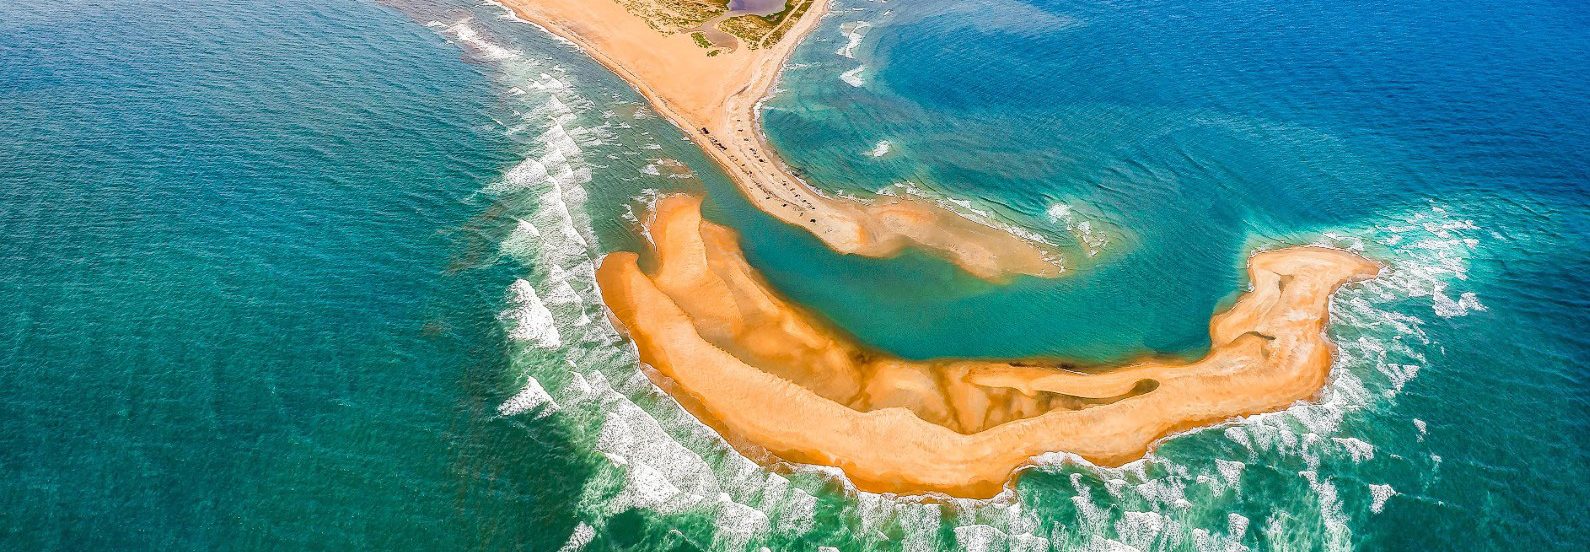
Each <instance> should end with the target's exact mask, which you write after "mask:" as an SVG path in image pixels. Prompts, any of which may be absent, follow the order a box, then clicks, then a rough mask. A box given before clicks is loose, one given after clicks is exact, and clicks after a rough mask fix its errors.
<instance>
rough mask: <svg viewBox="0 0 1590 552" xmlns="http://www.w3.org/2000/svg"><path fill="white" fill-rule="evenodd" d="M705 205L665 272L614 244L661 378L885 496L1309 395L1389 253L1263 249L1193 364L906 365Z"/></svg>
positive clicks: (989, 475) (1140, 443)
mask: <svg viewBox="0 0 1590 552" xmlns="http://www.w3.org/2000/svg"><path fill="white" fill-rule="evenodd" d="M699 206H700V200H699V199H698V198H694V197H689V196H671V197H668V198H665V199H663V200H662V201H660V202H659V203H658V205H657V212H656V213H655V218H654V219H653V221H652V222H651V225H650V228H649V229H650V231H651V234H652V236H653V238H654V239H655V250H654V251H653V252H652V255H653V256H654V259H655V261H656V267H655V269H653V270H651V271H650V272H648V271H645V270H642V268H641V267H640V266H639V264H638V262H637V261H638V258H639V256H638V255H636V254H633V253H615V254H613V255H610V256H609V257H608V258H607V259H605V260H604V262H603V263H602V266H601V268H600V269H599V271H598V280H599V283H600V287H601V291H602V294H603V299H604V301H605V302H606V303H607V305H608V306H609V308H610V309H611V310H612V312H613V314H614V316H615V317H616V318H617V319H618V322H619V324H620V326H621V327H623V328H624V329H625V330H626V331H627V333H628V334H629V336H630V337H631V338H632V339H633V340H634V341H635V343H636V345H637V346H638V348H639V350H640V353H641V358H642V360H643V361H644V362H645V363H646V364H648V365H650V366H652V367H653V368H655V370H656V375H657V376H658V379H659V382H658V383H659V385H660V386H661V387H663V388H664V389H667V390H668V391H669V392H670V393H672V394H673V395H674V396H675V397H676V398H678V399H679V400H680V401H681V403H682V404H684V405H686V407H687V408H689V409H691V411H692V412H693V413H695V414H696V415H697V416H698V417H700V418H701V419H702V420H703V421H705V422H706V423H708V424H710V425H712V426H714V427H715V428H716V429H718V430H719V431H721V432H723V433H724V434H725V435H726V436H727V437H728V438H729V439H730V440H731V442H739V443H750V444H751V445H754V446H755V447H758V448H760V449H763V450H765V451H767V452H770V453H772V454H773V455H776V456H777V457H779V458H782V459H785V460H789V461H794V462H801V463H810V464H820V465H825V466H834V467H838V468H840V469H842V470H843V471H844V472H845V473H846V474H847V475H848V476H849V477H850V479H851V480H852V481H853V482H855V484H856V485H857V487H858V488H861V489H863V490H868V491H876V492H895V493H913V494H914V493H943V494H948V495H952V496H958V497H988V496H992V495H994V494H997V493H998V492H999V491H1000V490H1001V489H1003V488H1004V486H1005V484H1006V482H1007V481H1009V480H1010V478H1011V476H1012V474H1013V473H1016V472H1017V471H1018V470H1019V469H1020V468H1021V467H1022V466H1023V465H1026V464H1028V463H1029V462H1030V461H1031V459H1032V458H1033V457H1034V456H1037V455H1040V454H1043V453H1047V452H1069V453H1074V454H1077V455H1079V456H1081V457H1083V458H1086V459H1087V460H1089V461H1092V462H1095V463H1098V464H1102V465H1119V464H1122V463H1125V462H1129V461H1131V460H1134V459H1137V458H1140V457H1142V456H1143V455H1144V454H1145V453H1146V452H1147V451H1148V450H1149V449H1150V447H1151V446H1152V445H1153V443H1154V442H1155V441H1156V440H1158V439H1160V438H1162V437H1164V436H1166V435H1169V434H1171V433H1174V432H1177V431H1182V430H1186V429H1189V428H1193V427H1197V426H1199V425H1203V424H1209V423H1216V422H1220V421H1223V420H1227V419H1231V418H1234V417H1238V416H1244V415H1249V414H1256V413H1261V412H1268V411H1275V410H1280V409H1283V408H1286V407H1287V406H1290V405H1292V404H1293V403H1295V402H1297V401H1303V400H1308V399H1310V398H1311V397H1314V396H1315V395H1316V394H1317V393H1318V392H1319V390H1320V389H1321V388H1322V387H1323V386H1324V384H1325V382H1326V380H1327V378H1328V376H1329V374H1330V368H1331V358H1332V351H1333V349H1332V345H1331V343H1330V342H1328V341H1327V340H1326V339H1325V335H1324V329H1325V324H1326V322H1327V319H1328V317H1329V301H1330V296H1331V293H1332V292H1334V291H1335V290H1336V289H1337V288H1338V287H1340V286H1341V285H1343V284H1344V283H1347V282H1351V281H1355V280H1361V279H1367V278H1370V277H1372V276H1374V275H1375V274H1376V273H1378V271H1379V266H1378V265H1377V264H1375V263H1373V262H1371V261H1368V260H1366V259H1364V258H1362V257H1359V256H1357V255H1354V254H1351V253H1347V252H1344V251H1340V250H1335V249H1327V248H1320V247H1293V248H1287V249H1279V250H1273V251H1265V252H1259V253H1256V254H1254V255H1253V256H1252V257H1251V258H1250V259H1249V266H1248V276H1249V279H1250V283H1251V286H1252V288H1251V289H1250V290H1249V291H1248V292H1247V293H1245V294H1243V295H1242V296H1241V298H1240V299H1239V300H1238V301H1237V302H1236V304H1234V305H1233V306H1232V307H1231V308H1230V309H1228V310H1227V311H1225V312H1223V313H1220V314H1218V315H1216V316H1214V318H1213V319H1212V320H1211V321H1210V338H1211V345H1212V348H1211V350H1210V352H1209V353H1208V355H1206V356H1205V357H1203V358H1202V359H1199V360H1197V361H1193V362H1185V361H1176V360H1168V359H1157V358H1147V359H1142V360H1139V361H1135V362H1130V363H1126V364H1124V365H1121V366H1115V367H1099V366H1086V367H1084V366H1079V365H1075V364H1071V363H1066V362H1063V361H1055V360H1030V361H1018V362H995V361H964V360H940V361H926V362H916V361H906V360H902V359H898V358H893V357H891V356H889V355H887V354H883V353H880V352H877V351H873V350H870V349H867V348H864V347H863V346H861V345H858V344H856V343H854V342H853V341H852V340H851V339H850V338H849V337H848V336H846V335H844V334H843V333H842V332H839V331H837V330H835V329H833V328H830V327H828V326H827V325H825V324H824V323H823V322H822V321H820V320H819V319H818V318H816V317H815V316H813V315H811V314H810V313H808V312H806V311H805V310H803V309H802V308H801V307H799V306H797V305H794V304H791V303H790V302H789V301H787V300H786V299H784V298H783V297H781V296H780V295H779V294H778V293H777V292H776V291H775V290H773V289H772V288H770V287H769V286H768V285H767V284H766V283H765V282H764V280H763V279H762V278H761V277H760V276H759V275H758V274H757V273H756V271H755V270H754V269H753V268H751V267H750V265H749V264H747V263H746V261H745V258H744V256H743V255H742V253H741V250H740V247H739V242H738V239H737V237H736V235H735V234H734V233H733V231H731V230H729V229H727V228H724V227H722V226H719V225H717V224H714V223H711V222H708V221H705V220H703V219H702V218H701V215H700V209H699Z"/></svg>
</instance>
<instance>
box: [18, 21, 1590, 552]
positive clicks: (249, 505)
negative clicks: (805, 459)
mask: <svg viewBox="0 0 1590 552" xmlns="http://www.w3.org/2000/svg"><path fill="white" fill-rule="evenodd" d="M1587 28H1590V7H1586V6H1584V5H1581V4H1579V3H1575V2H1558V1H1552V0H1522V1H1517V2H1492V1H1477V2H1462V3H1452V2H1429V1H1423V0H1414V1H1402V2H1391V1H1380V0H1370V1H1362V2H1353V3H1340V2H1272V1H1262V0H1222V1H1219V2H1212V3H1192V4H1189V3H1183V2H1161V1H1094V2H1078V1H1069V0H990V1H987V2H979V3H975V4H974V3H966V2H952V1H949V0H914V1H910V2H902V1H892V2H874V1H867V0H837V1H836V3H835V6H834V9H833V10H832V13H831V14H830V15H829V16H828V18H827V19H825V20H824V21H823V22H822V25H821V27H820V28H819V29H818V30H817V31H816V32H815V33H814V34H813V35H812V36H811V37H810V38H809V39H808V41H807V42H806V43H805V44H803V45H802V46H801V47H800V48H799V49H798V50H797V51H796V53H795V56H794V58H793V59H792V60H791V62H790V65H789V67H788V69H787V71H786V73H785V74H784V77H783V79H782V80H781V82H780V84H779V86H778V92H777V93H776V94H775V95H774V97H772V98H770V99H769V100H768V101H767V102H766V104H765V107H766V112H765V113H764V120H765V123H766V126H767V132H768V135H769V139H770V140H771V141H772V142H773V144H774V145H776V146H777V147H778V148H779V149H780V150H781V152H782V153H783V155H784V158H785V159H786V161H788V162H789V163H790V164H791V165H793V166H795V167H798V168H800V169H801V170H803V171H804V172H805V173H806V174H807V175H808V179H809V180H811V181H812V182H814V183H816V184H817V185H819V186H820V187H822V188H824V189H826V190H829V191H831V192H833V193H842V194H852V195H860V196H866V195H871V194H880V193H881V194H910V195H916V196H922V197H926V198H930V199H933V200H936V201H940V202H943V203H945V204H946V205H949V206H951V207H952V208H955V209H958V210H962V211H965V212H968V213H971V214H973V215H974V216H979V217H985V218H987V219H989V220H991V221H993V222H995V223H997V224H1003V225H1009V226H1013V227H1020V228H1022V229H1025V230H1026V231H1030V232H1032V233H1034V234H1036V235H1038V236H1040V237H1042V238H1043V239H1045V240H1048V241H1051V242H1053V243H1055V244H1057V245H1058V246H1059V247H1060V248H1061V250H1062V251H1063V252H1064V254H1065V256H1064V259H1063V263H1064V264H1065V266H1066V268H1067V273H1066V275H1064V276H1063V277H1061V278H1059V279H1054V280H1042V279H1034V278H1020V279H1017V280H1016V281H1014V282H1011V283H1010V284H1008V285H995V284H989V283H986V282H982V281H978V280H976V279H974V278H971V277H969V276H966V275H965V274H963V273H960V272H959V271H957V270H956V269H954V268H953V267H951V266H949V265H947V264H946V263H943V262H942V261H939V260H936V259H934V258H931V257H929V256H927V255H923V254H920V253H908V254H905V255H902V256H901V257H898V258H894V259H887V260H878V259H864V258H855V257H845V256H840V255H837V254H834V253H832V252H831V251H829V250H827V249H826V248H824V247H823V246H822V245H821V244H820V243H819V242H817V241H816V240H815V239H813V238H811V237H810V236H808V235H806V234H804V233H802V232H801V231H799V230H798V229H794V228H791V227H788V226H785V225H783V224H781V223H779V222H777V221H775V220H773V219H771V218H770V217H767V216H766V215H763V214H761V213H759V212H757V211H755V210H754V209H753V208H751V207H750V206H749V204H748V203H747V202H746V201H745V200H744V199H743V198H741V197H740V196H738V195H737V192H736V191H735V190H734V188H733V187H732V186H731V185H730V183H729V182H728V181H727V180H726V179H725V177H724V176H723V174H722V173H721V171H719V170H718V169H717V168H715V167H714V166H713V165H712V163H711V162H710V161H708V160H707V159H706V158H705V157H704V156H703V155H702V154H701V153H700V152H698V151H696V150H695V149H694V146H693V145H692V144H691V143H690V142H689V141H687V140H686V138H685V136H684V135H683V134H682V132H681V131H679V130H678V129H675V128H673V127H672V126H670V125H669V124H668V123H667V122H666V121H664V120H662V119H661V118H659V117H658V116H657V115H656V114H655V113H654V112H652V111H651V110H650V109H649V108H648V107H646V106H645V104H644V102H643V101H642V100H641V98H640V97H639V96H638V95H637V94H636V93H634V92H633V91H632V90H630V89H629V88H628V87H627V86H626V85H625V84H624V83H623V82H622V81H620V80H618V79H617V78H616V77H614V76H613V75H611V74H608V73H607V72H606V71H605V70H603V69H602V68H601V67H600V66H598V65H596V64H595V63H593V62H591V61H590V60H589V59H588V58H586V57H584V56H583V55H582V54H581V53H580V52H578V51H577V50H576V49H575V48H573V47H572V46H571V45H569V44H567V43H565V42H563V41H561V40H558V39H556V38H553V37H551V36H549V35H548V34H546V33H545V32H542V31H541V30H539V29H537V28H535V27H533V26H530V25H527V24H525V23H523V22H520V21H517V20H516V19H514V18H512V17H511V16H509V15H507V13H506V12H505V11H504V10H503V9H502V8H501V7H499V6H495V5H492V4H489V3H476V2H473V1H468V0H391V1H388V2H380V3H376V2H370V1H363V0H325V1H317V2H309V1H304V0H254V1H241V0H217V1H211V2H197V1H193V0H175V1H153V0H117V1H113V2H87V1H80V0H66V1H62V2H54V3H50V4H49V5H48V6H44V5H38V4H37V3H22V2H14V1H0V549H7V550H50V549H86V548H96V547H98V548H103V547H109V548H112V549H217V548H222V549H282V548H290V549H303V548H316V549H351V548H357V549H370V548H380V549H404V550H407V549H423V550H431V549H525V550H568V551H573V550H615V549H616V550H757V549H761V548H764V547H765V548H767V549H770V550H819V549H820V548H821V547H832V548H834V549H838V550H847V551H848V550H863V549H880V550H1050V549H1055V550H1072V549H1099V550H1131V549H1136V550H1186V549H1196V550H1241V549H1249V550H1322V549H1329V550H1342V549H1486V550H1489V549H1525V550H1539V549H1564V550H1577V549H1584V548H1590V537H1586V534H1587V533H1586V531H1585V529H1586V528H1587V527H1590V514H1586V512H1587V510H1586V508H1585V507H1584V504H1585V503H1586V502H1587V501H1590V454H1587V453H1586V452H1585V450H1586V446H1587V445H1590V442H1587V441H1590V408H1587V406H1590V390H1587V382H1586V374H1585V372H1584V369H1583V366H1585V365H1586V364H1587V361H1590V355H1587V351H1590V339H1587V338H1586V336H1585V329H1586V328H1590V314H1586V313H1587V312H1590V294H1587V292H1586V291H1585V290H1586V289H1587V286H1590V282H1587V279H1590V277H1587V276H1586V274H1590V245H1587V244H1586V239H1587V237H1590V217H1587V214H1590V209H1587V207H1590V193H1587V189H1590V33H1586V32H1585V30H1586V29H1587ZM678 191H685V192H695V193H706V194H707V195H708V197H709V202H708V215H709V217H711V218H713V219H715V220H718V221H721V222H724V223H726V224H729V225H730V226H732V227H734V228H736V229H737V230H739V231H740V232H741V233H742V238H743V241H744V244H745V246H746V249H747V255H748V258H749V259H750V260H751V262H752V263H753V264H754V265H755V266H757V267H758V268H760V269H761V270H763V271H764V273H765V274H766V275H767V277H768V278H769V280H770V281H771V282H772V283H773V284H774V285H775V286H776V287H778V288H779V289H781V290H782V291H784V292H785V293H787V294H789V295H790V296H791V297H793V298H795V299H797V300H798V301H800V302H802V303H804V304H806V305H810V306H811V307H812V308H813V309H814V311H816V312H817V313H819V314H821V315H822V316H824V317H826V318H828V319H829V320H831V321H832V322H833V323H834V324H836V325H837V326H838V327H840V328H842V329H844V330H846V331H848V332H850V333H851V334H853V335H855V336H856V337H857V338H858V339H860V340H861V341H862V342H864V343H867V344H869V345H871V346H873V347H877V348H879V349H882V350H885V351H889V352H892V353H895V354H898V355H901V356H906V357H911V358H931V357H941V356H954V357H1008V356H1053V357H1064V358H1071V359H1078V360H1082V361H1086V362H1097V363H1110V362H1120V361H1123V360H1127V359H1131V358H1135V357H1137V356H1140V355H1144V354H1155V355H1168V356H1196V355H1198V354H1200V353H1201V352H1202V351H1204V350H1205V349H1207V347H1208V345H1209V344H1208V337H1207V324H1208V319H1209V316H1210V315H1211V314H1213V313H1214V312H1217V311H1218V310H1220V309H1221V308H1223V307H1225V306H1227V305H1229V304H1230V303H1231V302H1232V301H1233V300H1234V299H1235V297H1236V294H1237V293H1239V292H1240V291H1241V290H1243V289H1245V285H1246V284H1245V276H1244V261H1245V259H1246V257H1247V256H1248V255H1249V254H1250V253H1252V252H1253V251H1256V250H1260V249H1264V248H1271V247H1279V246H1283V245H1288V244H1305V243H1315V244H1324V245H1331V246H1335V247H1342V248H1348V249H1352V250H1356V251H1362V252H1363V253H1364V254H1365V255H1367V256H1370V257H1372V258H1375V259H1377V260H1380V261H1381V262H1383V263H1385V265H1386V266H1387V270H1386V271H1385V273H1383V274H1382V276H1380V277H1379V278H1376V279H1375V280H1372V281H1369V282H1365V283H1362V284H1357V285H1353V286H1349V287H1348V288H1346V289H1344V290H1343V291H1342V292H1341V293H1339V294H1338V295H1337V297H1336V298H1335V300H1334V302H1333V304H1332V312H1333V315H1334V318H1333V320H1332V323H1331V325H1330V327H1329V328H1328V332H1329V333H1330V335H1331V336H1332V338H1333V339H1334V340H1335V341H1336V342H1337V343H1338V345H1339V351H1338V353H1339V358H1338V360H1337V364H1336V367H1335V370H1334V375H1333V378H1332V380H1331V382H1330V383H1329V384H1328V386H1327V388H1326V389H1325V391H1324V392H1323V393H1322V395H1321V397H1320V398H1319V400H1318V401H1316V402H1312V403H1308V404H1298V405H1296V406H1293V407H1292V408H1289V409H1287V410H1286V411H1283V412H1277V413H1271V414H1263V415H1258V416H1252V417H1248V418H1245V419H1241V420H1234V421H1231V422H1228V423H1225V424H1221V425H1219V426H1215V427H1210V428H1205V429H1200V430H1194V431H1191V432H1187V433H1184V434H1180V435H1176V436H1173V437H1170V438H1168V439H1166V440H1165V441H1164V442H1163V443H1162V444H1161V445H1160V446H1159V447H1158V448H1157V450H1156V451H1155V452H1154V453H1153V454H1152V455H1150V456H1149V457H1148V458H1146V459H1144V460H1141V461H1139V462H1135V463H1132V464H1129V465H1127V466H1123V467H1119V468H1103V467H1097V466H1092V465H1089V464H1087V463H1086V462H1083V461H1081V460H1080V459H1077V458H1075V457H1072V456H1068V455H1065V454H1061V453H1057V454H1053V455H1049V456H1046V457H1044V458H1041V459H1040V462H1039V463H1038V465H1037V466H1036V467H1033V468H1032V469H1030V470H1028V471H1026V472H1024V474H1023V475H1022V476H1021V477H1020V478H1019V479H1018V481H1017V483H1016V484H1015V485H1013V486H1012V487H1011V488H1010V489H1008V490H1007V491H1006V492H1005V493H1004V494H1002V495H1000V496H999V497H996V498H995V499H992V500H981V501H973V500H958V499H948V500H942V499H941V500H925V499H920V498H905V497H895V496H887V495H877V494H870V493H862V492H858V491H856V490H854V489H853V488H852V487H850V486H849V485H848V484H847V482H846V481H845V480H844V479H843V477H842V476H840V475H839V474H838V473H837V472H836V471H834V470H830V469H819V468H812V467H805V466H790V465H778V466H772V467H767V466H761V465H758V464H756V463H754V462H752V461H750V460H748V459H746V458H744V457H742V456H740V455H739V454H738V453H736V452H735V451H734V450H733V449H731V448H730V447H729V446H728V445H726V444H725V443H724V442H723V441H722V439H720V438H719V437H718V436H716V435H715V434H714V433H713V432H712V431H710V430H709V429H707V428H706V427H704V426H702V425H701V424H699V423H697V422H696V421H695V420H694V419H692V418H691V417H690V416H689V415H688V414H686V413H685V412H684V411H683V410H682V409H680V408H679V407H678V406H677V405H676V404H675V403H674V402H673V401H672V400H671V399H670V398H669V397H668V396H667V395H666V394H664V393H662V392H660V391H658V390H657V389H656V388H655V387H654V386H653V385H652V384H651V383H650V381H649V380H648V379H647V378H646V377H645V376H644V375H643V374H642V373H641V372H640V370H639V367H638V366H637V359H636V355H635V353H634V351H633V350H632V349H631V348H630V347H628V346H627V345H626V343H625V342H624V340H623V339H622V338H621V337H620V336H619V334H618V333H617V332H616V331H615V330H614V328H613V327H612V326H611V324H610V323H609V322H608V321H607V318H606V316H605V313H604V312H603V310H602V307H601V304H600V302H599V300H598V296H597V293H596V289H595V287H594V279H593V277H592V270H593V267H594V263H595V262H596V261H597V260H598V259H600V257H601V256H602V255H603V254H604V253H605V252H608V251H616V250H636V249H638V248H639V247H641V245H642V244H643V243H644V242H643V239H644V238H643V237H642V236H639V235H638V234H637V232H636V228H637V223H638V220H640V219H641V218H642V217H643V216H644V209H645V207H646V205H647V204H648V202H649V201H650V200H651V199H653V198H655V197H657V195H659V194H663V193H670V192H678Z"/></svg>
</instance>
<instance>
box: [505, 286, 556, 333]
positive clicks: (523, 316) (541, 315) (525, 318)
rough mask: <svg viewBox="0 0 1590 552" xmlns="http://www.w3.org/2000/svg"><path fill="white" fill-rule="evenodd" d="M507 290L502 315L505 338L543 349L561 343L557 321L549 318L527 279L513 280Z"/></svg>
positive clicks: (550, 313) (548, 312) (548, 311)
mask: <svg viewBox="0 0 1590 552" xmlns="http://www.w3.org/2000/svg"><path fill="white" fill-rule="evenodd" d="M508 291H509V293H510V297H509V298H508V305H509V307H508V310H507V311H505V312H504V313H503V318H505V319H507V320H509V321H510V324H511V328H510V329H509V330H508V338H509V339H513V340H515V341H524V342H529V343H533V344H535V345H536V346H538V347H542V348H546V349H553V348H557V347H559V346H561V345H563V338H562V336H561V335H559V333H558V327H557V324H556V323H555V322H553V320H552V311H550V310H547V307H546V305H545V304H543V303H542V302H541V298H540V297H538V296H536V289H535V288H534V287H531V286H530V282H527V281H524V280H522V279H521V280H515V281H514V283H513V285H512V286H510V287H509V288H508Z"/></svg>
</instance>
